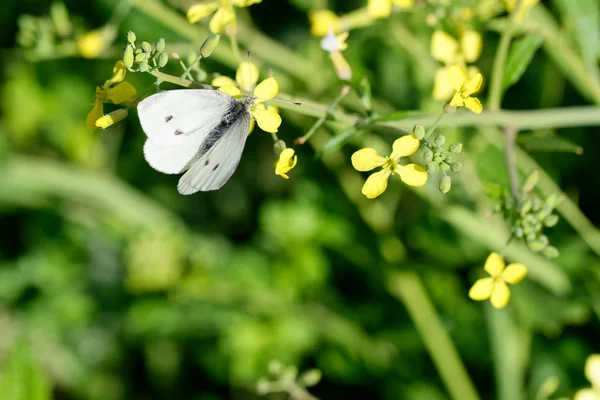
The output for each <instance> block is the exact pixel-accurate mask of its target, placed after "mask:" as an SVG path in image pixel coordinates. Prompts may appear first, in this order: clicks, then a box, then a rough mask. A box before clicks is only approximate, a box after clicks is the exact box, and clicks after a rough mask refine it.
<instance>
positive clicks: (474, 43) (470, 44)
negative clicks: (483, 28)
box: [460, 30, 483, 63]
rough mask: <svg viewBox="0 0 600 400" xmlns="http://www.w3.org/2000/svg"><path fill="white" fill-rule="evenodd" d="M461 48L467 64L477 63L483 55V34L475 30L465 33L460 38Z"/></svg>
mask: <svg viewBox="0 0 600 400" xmlns="http://www.w3.org/2000/svg"><path fill="white" fill-rule="evenodd" d="M460 47H461V49H462V52H463V54H464V56H465V61H466V62H468V63H472V62H475V61H477V59H478V58H479V56H480V55H481V49H482V48H483V39H482V38H481V34H479V32H477V31H473V30H468V31H465V33H463V35H462V36H461V38H460Z"/></svg>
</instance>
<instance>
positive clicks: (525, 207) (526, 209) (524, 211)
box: [519, 200, 533, 216]
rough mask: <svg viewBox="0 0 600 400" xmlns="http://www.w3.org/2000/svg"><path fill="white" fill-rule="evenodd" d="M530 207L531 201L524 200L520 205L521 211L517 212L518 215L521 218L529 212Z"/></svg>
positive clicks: (531, 205)
mask: <svg viewBox="0 0 600 400" xmlns="http://www.w3.org/2000/svg"><path fill="white" fill-rule="evenodd" d="M531 207H533V202H532V201H531V200H525V201H524V202H523V203H522V204H521V209H520V210H519V213H520V214H521V215H522V216H525V215H527V214H528V213H529V211H531Z"/></svg>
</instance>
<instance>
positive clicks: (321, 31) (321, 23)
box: [308, 10, 340, 37]
mask: <svg viewBox="0 0 600 400" xmlns="http://www.w3.org/2000/svg"><path fill="white" fill-rule="evenodd" d="M308 20H309V22H310V33H311V35H313V36H318V37H320V36H325V35H327V33H328V32H329V27H331V28H332V29H333V32H334V33H337V32H339V31H340V17H338V16H337V15H335V13H334V12H333V11H330V10H318V11H310V12H309V13H308Z"/></svg>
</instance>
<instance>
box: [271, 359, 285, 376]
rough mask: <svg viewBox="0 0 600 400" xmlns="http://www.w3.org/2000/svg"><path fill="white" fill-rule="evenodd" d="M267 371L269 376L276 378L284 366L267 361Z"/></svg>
mask: <svg viewBox="0 0 600 400" xmlns="http://www.w3.org/2000/svg"><path fill="white" fill-rule="evenodd" d="M267 369H268V370H269V373H270V374H271V375H273V376H276V377H277V376H279V375H281V374H282V373H283V371H284V369H285V366H284V365H283V364H282V363H281V362H279V361H277V360H271V361H269V365H268V366H267Z"/></svg>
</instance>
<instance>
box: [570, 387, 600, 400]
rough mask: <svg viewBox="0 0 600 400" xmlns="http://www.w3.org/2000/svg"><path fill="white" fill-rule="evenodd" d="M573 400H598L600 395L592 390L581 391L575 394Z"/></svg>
mask: <svg viewBox="0 0 600 400" xmlns="http://www.w3.org/2000/svg"><path fill="white" fill-rule="evenodd" d="M573 400H600V393H598V391H596V390H594V389H581V390H578V391H577V393H575V397H574V398H573Z"/></svg>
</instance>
